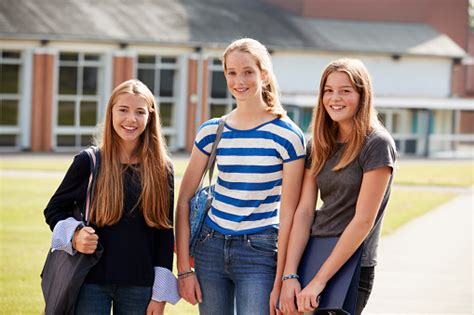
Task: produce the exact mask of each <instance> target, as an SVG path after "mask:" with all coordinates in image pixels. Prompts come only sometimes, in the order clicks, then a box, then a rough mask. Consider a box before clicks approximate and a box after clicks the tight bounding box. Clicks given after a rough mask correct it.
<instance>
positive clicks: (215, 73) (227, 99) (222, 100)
mask: <svg viewBox="0 0 474 315" xmlns="http://www.w3.org/2000/svg"><path fill="white" fill-rule="evenodd" d="M208 103H209V116H210V117H209V118H211V117H220V116H222V115H225V114H227V113H229V112H230V111H231V110H232V109H233V108H235V106H236V102H235V99H234V97H233V96H232V94H231V93H230V92H229V90H228V89H227V83H226V80H225V76H224V71H223V69H222V63H221V61H220V60H219V59H217V58H212V59H210V60H209V100H208Z"/></svg>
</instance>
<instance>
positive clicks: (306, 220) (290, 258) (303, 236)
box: [283, 209, 314, 275]
mask: <svg viewBox="0 0 474 315" xmlns="http://www.w3.org/2000/svg"><path fill="white" fill-rule="evenodd" d="M313 221H314V210H313V209H309V210H303V209H297V210H296V213H295V217H294V220H293V226H292V228H291V233H290V238H289V244H291V246H288V252H287V254H286V264H285V269H284V272H283V273H284V274H285V275H286V274H296V273H297V270H298V265H299V262H300V260H301V257H302V256H303V253H304V250H305V248H306V244H307V243H308V239H309V237H310V233H311V226H312V224H313Z"/></svg>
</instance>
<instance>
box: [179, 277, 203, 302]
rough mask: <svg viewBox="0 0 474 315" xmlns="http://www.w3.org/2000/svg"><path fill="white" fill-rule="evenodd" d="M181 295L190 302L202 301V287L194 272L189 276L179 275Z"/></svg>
mask: <svg viewBox="0 0 474 315" xmlns="http://www.w3.org/2000/svg"><path fill="white" fill-rule="evenodd" d="M178 288H179V295H181V297H182V298H183V299H185V300H186V301H187V302H188V303H191V304H192V305H196V303H201V302H202V293H201V287H200V286H199V282H198V280H197V277H196V275H195V274H194V273H193V274H191V275H189V276H185V277H178Z"/></svg>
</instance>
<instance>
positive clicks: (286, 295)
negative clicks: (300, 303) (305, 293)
mask: <svg viewBox="0 0 474 315" xmlns="http://www.w3.org/2000/svg"><path fill="white" fill-rule="evenodd" d="M300 291H301V285H300V283H299V281H298V280H297V279H287V280H285V281H283V285H282V287H281V293H280V312H282V313H285V314H293V313H296V312H297V309H296V305H295V300H296V295H297V294H298V293H300Z"/></svg>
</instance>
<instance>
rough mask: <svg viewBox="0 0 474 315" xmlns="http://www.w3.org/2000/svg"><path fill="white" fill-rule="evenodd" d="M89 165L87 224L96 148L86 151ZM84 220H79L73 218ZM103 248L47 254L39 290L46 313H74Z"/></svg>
mask: <svg viewBox="0 0 474 315" xmlns="http://www.w3.org/2000/svg"><path fill="white" fill-rule="evenodd" d="M85 151H86V152H87V154H88V155H89V159H90V162H91V174H90V176H89V184H88V186H87V198H86V205H85V209H84V217H85V218H84V222H85V223H86V225H89V210H90V209H89V208H90V203H91V201H92V198H93V193H94V187H95V182H96V177H97V173H98V170H99V166H100V152H99V149H98V148H96V147H91V148H88V149H86V150H85ZM76 219H78V220H81V221H82V220H83V219H82V218H76ZM102 253H103V248H102V246H101V245H100V244H98V245H97V250H96V251H95V252H94V253H93V254H82V253H79V252H78V253H76V254H75V255H69V254H68V253H66V252H65V251H62V250H56V251H54V252H51V250H49V251H48V256H47V257H46V262H45V263H44V267H43V271H42V272H41V289H42V291H43V296H44V300H45V304H46V308H45V314H46V315H48V314H74V306H75V303H76V299H77V296H78V294H79V290H80V289H81V286H82V284H83V282H84V279H85V278H86V276H87V274H88V273H89V271H90V270H91V268H92V267H93V266H94V265H95V264H97V262H98V261H99V259H100V257H101V256H102Z"/></svg>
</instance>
